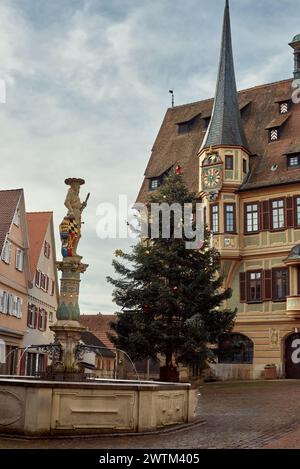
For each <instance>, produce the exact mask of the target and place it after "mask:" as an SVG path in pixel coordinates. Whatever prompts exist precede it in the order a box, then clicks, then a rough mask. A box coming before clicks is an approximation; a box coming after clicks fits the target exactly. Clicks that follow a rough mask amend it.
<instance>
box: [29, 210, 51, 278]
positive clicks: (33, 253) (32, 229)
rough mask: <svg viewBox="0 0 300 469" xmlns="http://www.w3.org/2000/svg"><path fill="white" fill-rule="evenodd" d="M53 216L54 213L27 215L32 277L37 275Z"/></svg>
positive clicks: (32, 213)
mask: <svg viewBox="0 0 300 469" xmlns="http://www.w3.org/2000/svg"><path fill="white" fill-rule="evenodd" d="M52 216H53V213H52V212H31V213H26V217H27V225H28V236H29V257H30V271H31V275H32V277H33V276H34V274H35V271H36V269H37V265H38V261H39V257H40V254H41V251H42V249H43V248H44V240H45V235H46V231H47V229H48V226H49V223H50V221H51V218H52Z"/></svg>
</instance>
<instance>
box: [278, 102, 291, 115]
mask: <svg viewBox="0 0 300 469" xmlns="http://www.w3.org/2000/svg"><path fill="white" fill-rule="evenodd" d="M288 112H289V102H288V101H286V102H284V103H279V113H280V114H287V113H288Z"/></svg>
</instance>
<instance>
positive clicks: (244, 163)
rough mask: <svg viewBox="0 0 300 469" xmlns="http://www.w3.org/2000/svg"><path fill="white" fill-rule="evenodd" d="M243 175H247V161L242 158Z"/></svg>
mask: <svg viewBox="0 0 300 469" xmlns="http://www.w3.org/2000/svg"><path fill="white" fill-rule="evenodd" d="M243 173H244V174H247V173H248V164H247V160H245V159H244V158H243Z"/></svg>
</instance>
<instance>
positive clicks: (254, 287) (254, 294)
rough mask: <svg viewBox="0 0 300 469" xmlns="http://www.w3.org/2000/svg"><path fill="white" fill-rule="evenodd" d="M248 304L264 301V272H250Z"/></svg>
mask: <svg viewBox="0 0 300 469" xmlns="http://www.w3.org/2000/svg"><path fill="white" fill-rule="evenodd" d="M248 276H249V283H248V303H257V302H260V301H262V271H257V272H248Z"/></svg>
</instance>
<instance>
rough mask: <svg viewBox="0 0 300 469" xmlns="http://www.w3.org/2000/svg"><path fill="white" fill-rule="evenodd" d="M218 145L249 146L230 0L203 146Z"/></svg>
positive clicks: (226, 6)
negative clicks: (238, 83) (237, 77)
mask: <svg viewBox="0 0 300 469" xmlns="http://www.w3.org/2000/svg"><path fill="white" fill-rule="evenodd" d="M216 145H232V146H235V145H236V146H243V147H245V148H247V147H248V143H247V140H246V137H245V133H244V129H243V124H242V120H241V114H240V109H239V104H238V100H237V89H236V81H235V73H234V62H233V53H232V40H231V26H230V13H229V4H228V1H226V4H225V11H224V21H223V33H222V44H221V52H220V62H219V72H218V78H217V88H216V94H215V100H214V109H213V114H212V118H211V122H210V125H209V128H208V131H207V134H206V136H205V138H204V141H203V143H202V148H209V147H210V146H216Z"/></svg>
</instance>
